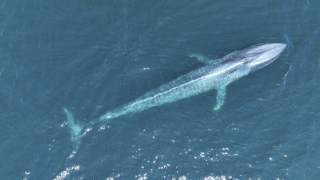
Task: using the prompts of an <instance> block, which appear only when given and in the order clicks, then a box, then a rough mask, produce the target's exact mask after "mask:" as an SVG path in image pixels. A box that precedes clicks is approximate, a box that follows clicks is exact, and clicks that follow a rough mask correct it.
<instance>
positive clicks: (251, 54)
mask: <svg viewBox="0 0 320 180" xmlns="http://www.w3.org/2000/svg"><path fill="white" fill-rule="evenodd" d="M286 47H287V45H286V44H283V43H267V44H260V45H257V46H254V47H250V48H248V49H245V50H243V52H242V55H243V61H244V63H245V64H246V65H247V66H249V68H250V69H251V71H255V70H258V69H261V68H263V67H265V66H267V65H268V64H270V63H272V62H273V61H274V60H276V59H277V58H278V57H279V56H280V54H281V53H282V52H283V51H284V50H285V48H286Z"/></svg>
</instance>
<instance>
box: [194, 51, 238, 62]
mask: <svg viewBox="0 0 320 180" xmlns="http://www.w3.org/2000/svg"><path fill="white" fill-rule="evenodd" d="M238 53H239V51H234V52H232V53H230V54H228V55H226V56H224V57H223V58H220V59H210V58H208V57H207V56H205V55H203V54H201V53H195V54H189V57H195V58H197V59H198V60H199V61H200V62H202V63H203V64H218V63H220V62H223V61H226V60H228V59H231V58H232V57H233V56H234V55H236V54H238Z"/></svg>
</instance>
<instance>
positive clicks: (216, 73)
mask: <svg viewBox="0 0 320 180" xmlns="http://www.w3.org/2000/svg"><path fill="white" fill-rule="evenodd" d="M285 48H286V45H285V44H282V43H267V44H259V45H255V46H252V47H249V48H247V49H244V50H241V51H235V52H233V53H231V54H229V55H227V56H225V57H223V58H221V59H217V60H210V59H209V58H207V57H205V56H203V55H201V54H192V55H190V57H196V58H197V59H198V60H200V61H201V62H203V63H205V64H206V66H203V67H201V68H199V69H196V70H194V71H191V72H189V73H187V74H185V75H183V76H181V77H179V78H177V79H175V80H173V81H171V82H169V83H166V84H164V85H162V86H160V87H158V88H156V89H154V90H152V91H150V92H147V93H146V94H145V95H143V96H141V97H139V98H137V99H136V100H134V101H132V102H130V103H128V104H126V105H124V106H121V107H119V108H116V109H114V110H111V111H108V112H106V113H105V114H104V115H102V116H101V117H100V118H99V119H97V120H95V121H93V122H91V123H90V124H95V123H98V122H103V121H107V120H110V119H113V118H117V117H119V116H122V115H125V114H128V113H135V112H139V111H143V110H145V109H149V108H151V107H154V106H160V105H162V104H166V103H171V102H175V101H178V100H180V99H184V98H188V97H191V96H194V95H197V94H200V93H203V92H206V91H209V90H211V89H217V90H218V93H217V104H216V106H215V107H214V110H218V109H219V108H220V107H221V105H223V103H224V98H225V91H226V90H225V89H226V86H227V85H228V84H230V83H231V82H233V81H235V80H237V79H239V78H241V77H243V76H245V75H248V74H249V73H251V72H253V71H256V70H258V69H261V68H262V67H265V66H267V65H268V64H270V63H271V62H273V61H274V60H275V59H276V58H277V57H279V56H280V54H281V52H282V51H283V50H284V49H285ZM64 111H65V112H66V113H67V115H68V124H69V127H70V129H71V135H72V140H73V142H74V141H77V142H74V145H76V148H77V147H78V141H79V140H80V137H79V136H80V134H79V133H80V132H81V130H82V129H83V127H82V126H80V125H77V124H75V122H74V120H73V117H72V114H71V113H70V112H69V111H68V110H66V109H64ZM90 124H89V125H90Z"/></svg>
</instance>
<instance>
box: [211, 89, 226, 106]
mask: <svg viewBox="0 0 320 180" xmlns="http://www.w3.org/2000/svg"><path fill="white" fill-rule="evenodd" d="M217 90H218V92H217V105H216V107H214V108H213V110H214V111H215V110H218V109H220V107H221V106H222V105H223V103H224V98H225V96H226V87H225V86H224V87H221V88H219V89H217Z"/></svg>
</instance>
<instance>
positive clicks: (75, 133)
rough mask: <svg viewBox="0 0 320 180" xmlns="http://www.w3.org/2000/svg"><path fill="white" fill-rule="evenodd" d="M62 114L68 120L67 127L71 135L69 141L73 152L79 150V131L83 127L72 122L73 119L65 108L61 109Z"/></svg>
mask: <svg viewBox="0 0 320 180" xmlns="http://www.w3.org/2000/svg"><path fill="white" fill-rule="evenodd" d="M63 111H64V113H66V115H67V120H68V127H69V129H70V134H71V141H72V145H73V148H74V150H77V149H78V148H79V144H80V140H81V134H80V133H81V131H82V129H83V126H81V125H79V124H76V123H75V122H74V118H73V116H72V114H71V112H70V111H68V110H67V109H66V108H63Z"/></svg>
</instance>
